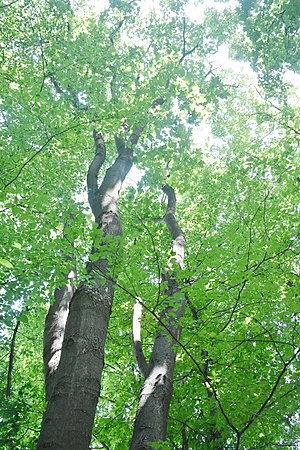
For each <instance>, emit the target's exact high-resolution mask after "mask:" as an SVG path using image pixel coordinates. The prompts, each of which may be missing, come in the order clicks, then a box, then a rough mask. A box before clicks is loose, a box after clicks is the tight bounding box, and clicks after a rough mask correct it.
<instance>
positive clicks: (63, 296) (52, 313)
mask: <svg viewBox="0 0 300 450" xmlns="http://www.w3.org/2000/svg"><path fill="white" fill-rule="evenodd" d="M75 277H76V273H75V270H72V271H70V273H69V274H68V276H67V279H68V282H67V283H66V285H65V286H63V287H61V288H58V289H55V292H54V298H55V303H54V304H53V305H51V306H50V308H49V311H48V314H47V317H46V321H45V329H44V373H45V392H46V400H47V401H48V400H49V398H50V395H51V392H52V390H53V386H54V380H55V373H56V371H57V368H58V365H59V361H60V355H61V348H62V343H63V340H64V333H65V326H66V323H67V318H68V315H69V305H70V301H71V299H72V297H73V294H74V292H75V284H74V278H75Z"/></svg>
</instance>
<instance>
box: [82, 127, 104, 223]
mask: <svg viewBox="0 0 300 450" xmlns="http://www.w3.org/2000/svg"><path fill="white" fill-rule="evenodd" d="M93 137H94V142H95V156H94V159H93V161H92V162H91V164H90V166H89V170H88V174H87V188H88V200H89V204H90V207H91V209H92V211H93V213H94V215H95V212H94V209H95V205H94V203H95V197H96V195H97V193H98V174H99V170H100V168H101V167H102V165H103V163H104V161H105V158H106V147H105V143H104V139H103V136H102V134H101V133H100V132H99V131H96V130H94V131H93Z"/></svg>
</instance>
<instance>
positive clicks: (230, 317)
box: [220, 280, 247, 333]
mask: <svg viewBox="0 0 300 450" xmlns="http://www.w3.org/2000/svg"><path fill="white" fill-rule="evenodd" d="M246 283H247V280H244V281H243V283H242V286H241V288H240V289H239V292H238V296H237V299H236V302H235V304H234V306H233V308H232V310H231V313H230V316H229V319H228V320H227V322H226V323H225V325H224V326H223V327H222V329H221V330H220V332H221V333H222V332H223V331H224V330H225V329H226V328H227V327H228V325H229V324H230V322H231V320H232V317H233V314H234V313H235V311H236V308H237V306H238V304H239V302H240V299H241V295H242V292H243V290H244V288H245V286H246Z"/></svg>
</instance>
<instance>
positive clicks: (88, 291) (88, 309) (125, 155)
mask: <svg viewBox="0 0 300 450" xmlns="http://www.w3.org/2000/svg"><path fill="white" fill-rule="evenodd" d="M138 137H139V133H138V132H137V131H134V132H133V133H132V135H131V136H130V138H129V142H128V145H127V144H126V142H125V140H124V139H122V138H118V137H116V146H117V150H118V153H119V156H118V157H117V159H116V161H115V163H114V164H113V165H112V166H111V167H110V168H109V169H108V170H107V171H106V174H105V177H104V179H103V182H102V184H101V186H100V188H98V181H97V180H98V173H99V170H100V168H101V166H102V165H103V162H104V161H105V156H106V149H105V144H104V140H103V137H102V135H101V134H100V133H98V132H96V131H95V132H94V140H95V146H96V152H95V157H94V160H93V161H92V163H91V165H90V167H89V171H88V177H87V184H88V194H89V195H88V196H89V203H90V206H91V209H92V211H93V214H94V216H95V221H96V222H97V223H98V225H99V229H100V230H101V238H100V241H101V242H100V244H99V245H98V246H96V245H95V246H94V249H93V252H94V253H95V252H96V251H97V252H99V254H100V257H99V259H97V260H96V261H93V262H89V264H88V267H87V269H88V273H89V280H88V281H85V282H82V283H80V285H79V287H78V288H77V290H76V292H75V293H74V295H73V297H72V300H71V302H70V311H69V315H68V319H67V323H66V327H65V332H64V339H63V345H62V350H61V356H60V362H59V366H58V368H57V371H56V373H55V376H54V379H53V380H52V381H51V385H52V387H51V389H48V405H47V409H46V412H45V415H44V420H43V424H42V429H41V434H40V438H39V441H38V446H37V448H38V449H52V450H60V449H64V450H71V449H72V450H86V449H88V448H89V443H90V440H91V433H92V428H93V422H94V416H95V411H96V406H97V401H98V397H99V392H100V379H101V373H102V369H103V365H104V358H103V356H104V347H105V340H106V334H107V327H108V322H109V317H110V313H111V307H112V302H113V296H114V281H113V280H112V278H111V274H112V269H113V263H112V260H113V256H116V255H115V253H116V252H117V251H118V236H120V235H121V234H122V226H121V219H120V217H119V212H118V206H117V203H118V199H119V193H120V190H121V188H122V183H123V181H124V179H125V177H126V175H127V173H128V172H129V170H130V168H131V165H132V145H134V144H135V143H136V142H137V139H138ZM107 236H111V237H112V238H113V239H112V240H114V241H115V243H116V245H114V243H113V245H111V243H108V240H107V239H106V238H107ZM101 239H102V240H101ZM101 253H102V255H104V254H105V255H108V256H105V257H101V256H102V255H101ZM109 256H111V258H110V257H109ZM62 309H63V308H62ZM61 312H62V310H61ZM50 315H52V317H54V316H53V314H52V312H51V314H50ZM49 321H50V317H49ZM47 326H48V325H47ZM48 328H49V330H51V329H53V328H51V325H50V326H48Z"/></svg>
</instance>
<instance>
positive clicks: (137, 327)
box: [132, 298, 149, 378]
mask: <svg viewBox="0 0 300 450" xmlns="http://www.w3.org/2000/svg"><path fill="white" fill-rule="evenodd" d="M133 308H134V309H133V317H132V342H133V353H134V356H135V359H136V362H137V365H138V368H139V371H140V372H141V374H142V375H143V377H144V378H146V377H147V375H148V372H149V365H148V363H147V361H146V358H145V355H144V352H143V347H142V341H141V318H142V305H141V303H140V302H139V299H138V298H136V302H135V304H134V307H133Z"/></svg>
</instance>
